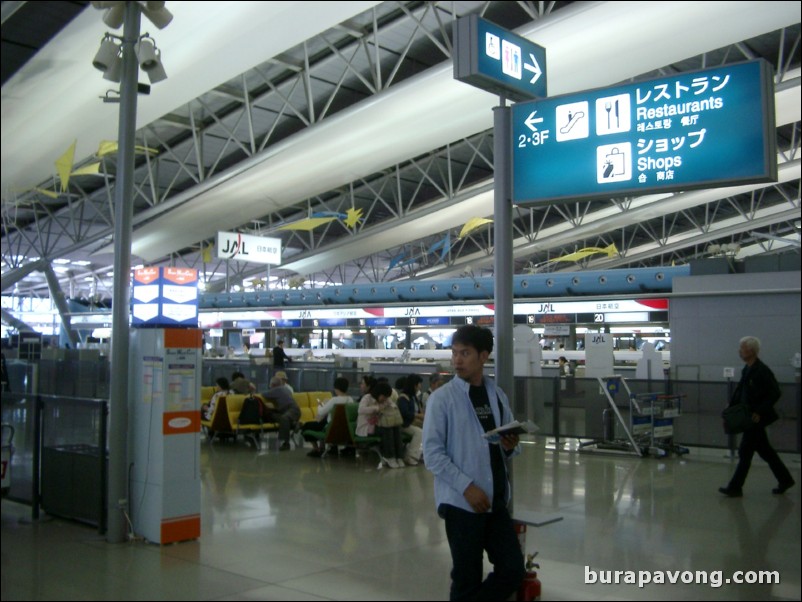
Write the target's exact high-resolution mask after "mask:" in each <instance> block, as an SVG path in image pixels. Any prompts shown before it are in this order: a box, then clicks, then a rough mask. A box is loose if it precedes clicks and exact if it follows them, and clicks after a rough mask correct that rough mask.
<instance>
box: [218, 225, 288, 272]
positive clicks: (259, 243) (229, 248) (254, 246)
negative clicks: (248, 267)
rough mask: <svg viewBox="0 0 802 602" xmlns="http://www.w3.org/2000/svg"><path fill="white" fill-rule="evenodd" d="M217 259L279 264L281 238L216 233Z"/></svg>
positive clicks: (236, 233) (237, 233)
mask: <svg viewBox="0 0 802 602" xmlns="http://www.w3.org/2000/svg"><path fill="white" fill-rule="evenodd" d="M217 257H218V259H236V260H237V261H250V262H252V263H266V264H270V265H281V239H279V238H265V237H263V236H252V235H249V234H241V233H239V232H218V233H217Z"/></svg>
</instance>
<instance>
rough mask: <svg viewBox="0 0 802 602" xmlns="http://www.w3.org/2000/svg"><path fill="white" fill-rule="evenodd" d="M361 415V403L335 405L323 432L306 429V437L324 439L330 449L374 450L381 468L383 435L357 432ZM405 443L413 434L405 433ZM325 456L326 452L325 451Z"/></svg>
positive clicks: (403, 438)
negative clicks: (339, 447)
mask: <svg viewBox="0 0 802 602" xmlns="http://www.w3.org/2000/svg"><path fill="white" fill-rule="evenodd" d="M358 417H359V404H358V403H346V404H341V405H336V406H334V409H333V410H332V413H331V420H330V421H329V423H328V424H327V425H326V429H325V430H324V431H323V432H317V431H304V433H303V434H304V437H309V438H312V439H317V440H318V441H323V443H324V444H325V445H326V449H327V450H328V448H329V446H335V447H336V446H340V445H345V446H348V447H354V448H356V449H361V450H365V451H372V452H374V453H375V454H376V455H377V456H378V458H379V468H381V466H382V455H381V451H380V449H379V448H380V446H381V437H379V436H378V435H370V436H367V437H362V436H360V435H357V434H356V422H357V419H358ZM402 440H403V441H404V443H407V444H408V443H409V442H410V441H411V440H412V436H411V435H408V434H406V433H404V434H403V435H402ZM324 456H325V453H324Z"/></svg>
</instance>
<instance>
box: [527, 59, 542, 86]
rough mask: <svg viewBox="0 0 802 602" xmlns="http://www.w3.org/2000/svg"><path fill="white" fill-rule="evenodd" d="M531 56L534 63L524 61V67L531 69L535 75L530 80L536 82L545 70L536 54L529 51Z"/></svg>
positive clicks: (532, 82) (531, 82)
mask: <svg viewBox="0 0 802 602" xmlns="http://www.w3.org/2000/svg"><path fill="white" fill-rule="evenodd" d="M529 58H530V59H532V64H531V65H530V64H529V63H524V69H526V70H527V71H531V72H532V73H533V74H534V75H532V79H530V80H529V83H530V84H534V83H535V82H536V81H537V80H538V79H540V76H541V75H543V71H542V70H541V69H540V65H538V64H537V59H536V58H535V55H534V54H532V53H531V52H530V53H529Z"/></svg>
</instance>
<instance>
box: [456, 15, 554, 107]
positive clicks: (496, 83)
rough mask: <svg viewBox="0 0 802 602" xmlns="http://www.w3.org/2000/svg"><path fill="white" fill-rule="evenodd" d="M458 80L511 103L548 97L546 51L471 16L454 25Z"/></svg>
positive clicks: (501, 28) (509, 32)
mask: <svg viewBox="0 0 802 602" xmlns="http://www.w3.org/2000/svg"><path fill="white" fill-rule="evenodd" d="M452 56H453V57H454V79H456V80H459V81H461V82H465V83H467V84H471V85H472V86H476V87H477V88H481V89H482V90H487V91H488V92H493V93H496V94H501V95H504V96H506V97H507V98H510V99H511V100H516V101H517V100H532V99H534V98H544V97H545V96H546V49H545V48H543V47H542V46H538V45H537V44H535V43H533V42H530V41H529V40H527V39H526V38H524V37H521V36H519V35H517V34H514V33H512V32H511V31H508V30H506V29H504V28H503V27H499V26H498V25H495V24H493V23H491V22H490V21H485V20H484V19H480V18H479V17H478V16H476V15H469V16H467V17H462V18H460V19H457V21H456V22H455V23H454V47H453V49H452Z"/></svg>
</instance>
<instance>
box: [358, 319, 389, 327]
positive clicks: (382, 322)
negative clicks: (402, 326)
mask: <svg viewBox="0 0 802 602" xmlns="http://www.w3.org/2000/svg"><path fill="white" fill-rule="evenodd" d="M365 324H366V325H367V326H371V327H373V326H395V318H367V319H366V320H365Z"/></svg>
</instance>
